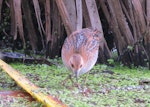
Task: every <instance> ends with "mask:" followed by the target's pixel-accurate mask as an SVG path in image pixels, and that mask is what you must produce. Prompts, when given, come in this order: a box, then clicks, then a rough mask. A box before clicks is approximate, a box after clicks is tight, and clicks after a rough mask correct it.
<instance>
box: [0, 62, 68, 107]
mask: <svg viewBox="0 0 150 107" xmlns="http://www.w3.org/2000/svg"><path fill="white" fill-rule="evenodd" d="M0 67H1V68H2V69H3V70H4V71H5V72H6V73H7V74H8V75H9V76H10V77H11V78H13V79H14V80H15V81H16V83H17V84H18V85H19V86H21V87H22V88H23V89H24V90H25V91H27V92H28V93H29V94H30V95H31V96H33V98H36V99H37V100H38V101H40V102H41V103H43V104H44V105H46V106H47V107H67V106H66V105H64V104H63V103H62V102H61V101H59V100H57V99H55V98H53V97H52V96H50V95H45V94H43V93H42V92H40V91H39V90H40V88H39V87H37V86H36V85H34V84H33V83H32V82H30V81H29V80H28V79H27V78H25V77H24V76H23V75H22V74H20V73H19V71H17V70H15V69H14V68H12V67H11V66H10V65H8V64H7V63H5V62H4V61H3V60H1V59H0Z"/></svg>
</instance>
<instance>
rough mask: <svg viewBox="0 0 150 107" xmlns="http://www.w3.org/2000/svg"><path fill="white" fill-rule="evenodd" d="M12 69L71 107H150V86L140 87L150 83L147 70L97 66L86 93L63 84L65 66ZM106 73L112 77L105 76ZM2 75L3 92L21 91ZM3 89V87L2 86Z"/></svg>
mask: <svg viewBox="0 0 150 107" xmlns="http://www.w3.org/2000/svg"><path fill="white" fill-rule="evenodd" d="M59 62H60V60H59ZM11 65H12V66H13V67H14V68H15V69H17V70H19V71H20V72H21V73H22V74H23V75H25V76H26V77H27V78H28V79H29V80H30V81H32V82H33V83H34V84H36V85H37V86H39V87H41V91H43V92H45V94H51V95H53V96H55V97H57V98H59V99H60V100H61V101H62V102H63V103H65V104H67V105H69V106H72V107H105V106H114V107H116V106H119V107H141V106H145V107H150V95H149V94H150V84H147V83H145V84H144V85H143V86H141V85H140V84H139V82H140V81H141V80H150V71H149V70H148V69H146V68H142V67H141V68H132V69H129V68H127V67H122V66H115V67H109V66H107V65H96V66H95V67H94V68H93V69H92V70H91V71H90V73H89V75H88V80H87V83H86V85H82V86H83V87H84V89H86V88H87V89H90V92H88V91H87V92H85V93H84V92H82V89H78V88H77V87H75V86H72V83H71V81H70V80H68V82H67V83H66V86H63V85H62V84H61V83H62V81H63V80H64V79H65V78H66V77H67V76H68V74H69V71H67V70H66V68H65V67H64V66H63V65H62V63H61V64H60V65H59V66H54V65H53V66H47V65H28V66H27V65H24V64H21V63H14V64H13V63H12V64H11ZM104 70H105V71H111V72H112V73H109V72H103V71H104ZM0 75H2V76H1V77H0V80H3V81H5V83H6V86H5V87H4V86H3V87H1V88H0V90H12V89H15V88H16V89H20V88H19V87H18V86H16V85H14V84H15V82H14V81H13V80H12V79H10V78H9V77H8V76H7V75H6V74H5V73H4V72H0ZM85 77H86V75H83V76H81V77H80V78H79V83H81V84H82V83H83V81H84V79H85ZM74 80H75V79H74ZM0 85H4V84H3V83H2V82H1V83H0ZM13 85H14V86H13Z"/></svg>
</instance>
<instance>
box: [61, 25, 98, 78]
mask: <svg viewBox="0 0 150 107" xmlns="http://www.w3.org/2000/svg"><path fill="white" fill-rule="evenodd" d="M99 33H100V32H99V31H98V30H97V29H92V28H83V29H80V30H76V31H74V32H73V33H72V34H70V35H69V36H68V37H67V38H66V39H65V41H64V44H63V46H62V50H61V57H62V62H63V64H64V65H65V66H66V68H67V69H68V70H69V71H71V75H72V76H73V77H75V78H76V80H78V77H79V76H81V75H83V74H85V73H87V72H88V71H90V70H91V69H92V68H93V66H94V65H95V63H96V61H97V58H98V53H99V46H100V36H99Z"/></svg>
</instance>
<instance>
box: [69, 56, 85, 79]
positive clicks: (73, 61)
mask: <svg viewBox="0 0 150 107" xmlns="http://www.w3.org/2000/svg"><path fill="white" fill-rule="evenodd" d="M69 64H70V65H69V66H70V68H71V70H72V72H73V73H74V74H75V77H76V79H77V80H78V77H79V75H80V71H81V69H82V67H83V64H84V62H83V58H82V56H81V55H80V54H73V55H72V56H71V57H70V61H69Z"/></svg>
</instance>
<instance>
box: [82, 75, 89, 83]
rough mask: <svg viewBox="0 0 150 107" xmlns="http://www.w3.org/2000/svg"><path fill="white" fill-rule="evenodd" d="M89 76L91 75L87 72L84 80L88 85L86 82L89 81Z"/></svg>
mask: <svg viewBox="0 0 150 107" xmlns="http://www.w3.org/2000/svg"><path fill="white" fill-rule="evenodd" d="M88 76H89V72H87V73H86V77H85V79H84V81H83V85H86V82H87V79H88Z"/></svg>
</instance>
